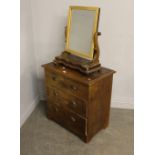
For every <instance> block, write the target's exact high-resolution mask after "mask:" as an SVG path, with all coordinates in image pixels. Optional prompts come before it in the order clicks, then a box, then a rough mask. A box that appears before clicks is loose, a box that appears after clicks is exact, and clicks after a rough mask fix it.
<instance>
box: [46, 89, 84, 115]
mask: <svg viewBox="0 0 155 155" xmlns="http://www.w3.org/2000/svg"><path fill="white" fill-rule="evenodd" d="M48 89H49V91H48V92H49V96H48V100H49V101H50V103H54V104H56V105H57V106H63V107H64V108H67V109H70V110H72V111H74V112H75V113H78V114H79V115H81V116H83V117H86V103H85V102H84V101H83V100H80V99H78V98H77V97H74V96H72V95H68V94H66V93H65V92H63V91H60V90H58V89H57V88H55V87H50V88H48Z"/></svg>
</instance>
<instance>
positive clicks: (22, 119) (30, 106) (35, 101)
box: [20, 96, 39, 127]
mask: <svg viewBox="0 0 155 155" xmlns="http://www.w3.org/2000/svg"><path fill="white" fill-rule="evenodd" d="M38 103H39V96H38V97H36V98H35V99H34V100H33V102H31V104H30V105H29V106H28V108H27V109H26V111H25V113H23V114H22V116H21V119H20V127H22V125H23V124H24V123H25V121H26V120H27V119H28V117H29V116H30V115H31V113H32V112H33V110H34V109H35V107H36V106H37V104H38Z"/></svg>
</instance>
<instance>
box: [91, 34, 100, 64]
mask: <svg viewBox="0 0 155 155" xmlns="http://www.w3.org/2000/svg"><path fill="white" fill-rule="evenodd" d="M100 35H101V32H96V33H95V34H94V58H93V62H94V63H96V62H99V55H100V49H99V45H98V36H100Z"/></svg>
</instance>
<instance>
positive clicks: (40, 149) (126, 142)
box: [21, 102, 134, 155]
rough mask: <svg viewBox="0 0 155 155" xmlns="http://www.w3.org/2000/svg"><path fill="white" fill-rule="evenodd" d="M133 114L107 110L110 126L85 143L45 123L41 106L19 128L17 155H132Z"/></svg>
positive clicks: (64, 130)
mask: <svg viewBox="0 0 155 155" xmlns="http://www.w3.org/2000/svg"><path fill="white" fill-rule="evenodd" d="M133 117H134V111H133V110H124V109H111V118H110V125H109V127H108V128H107V129H106V130H102V131H100V132H99V133H98V134H97V135H96V136H94V138H93V139H92V140H91V141H90V142H89V143H88V144H85V143H83V142H82V141H81V140H80V139H79V138H78V137H76V136H74V135H73V134H71V133H70V132H68V131H67V130H66V129H64V128H62V127H60V126H59V125H57V124H56V123H54V122H52V121H50V120H48V119H47V118H46V116H45V110H44V104H43V102H41V103H40V104H39V105H38V106H37V107H36V109H35V110H34V112H33V113H32V114H31V116H30V117H29V118H28V120H27V121H26V122H25V124H24V125H23V126H22V127H21V155H133V154H134V152H133V134H134V131H133V125H134V122H133V121H134V119H133Z"/></svg>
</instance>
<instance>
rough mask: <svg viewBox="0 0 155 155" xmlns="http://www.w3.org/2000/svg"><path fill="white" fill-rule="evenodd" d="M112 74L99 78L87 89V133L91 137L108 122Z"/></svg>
mask: <svg viewBox="0 0 155 155" xmlns="http://www.w3.org/2000/svg"><path fill="white" fill-rule="evenodd" d="M112 77H113V76H112V74H111V75H109V76H107V77H105V78H103V79H101V80H99V81H98V82H96V83H95V84H94V85H93V86H92V87H90V89H89V95H90V96H89V100H90V101H89V105H88V133H89V135H90V137H92V136H93V135H94V134H95V133H97V132H98V131H99V130H101V129H103V128H106V127H107V126H108V123H109V114H110V102H111V90H112Z"/></svg>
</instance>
